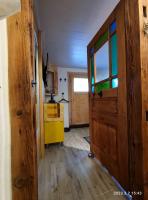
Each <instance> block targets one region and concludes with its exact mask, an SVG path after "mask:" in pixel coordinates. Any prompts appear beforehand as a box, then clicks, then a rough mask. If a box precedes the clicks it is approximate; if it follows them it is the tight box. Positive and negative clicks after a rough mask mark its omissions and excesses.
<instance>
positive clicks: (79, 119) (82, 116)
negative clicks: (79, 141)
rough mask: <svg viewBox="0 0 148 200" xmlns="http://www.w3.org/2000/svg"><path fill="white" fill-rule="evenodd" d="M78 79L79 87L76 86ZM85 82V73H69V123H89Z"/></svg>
mask: <svg viewBox="0 0 148 200" xmlns="http://www.w3.org/2000/svg"><path fill="white" fill-rule="evenodd" d="M79 81H80V87H77V84H78V82H79ZM87 83H88V76H87V74H86V73H69V99H70V125H84V124H89V103H88V91H86V88H85V86H86V85H87ZM83 84H84V85H83ZM81 87H82V88H81Z"/></svg>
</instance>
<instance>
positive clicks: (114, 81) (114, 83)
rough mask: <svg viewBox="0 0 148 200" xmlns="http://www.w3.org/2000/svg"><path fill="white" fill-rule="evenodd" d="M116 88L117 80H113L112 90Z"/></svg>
mask: <svg viewBox="0 0 148 200" xmlns="http://www.w3.org/2000/svg"><path fill="white" fill-rule="evenodd" d="M117 87H118V78H115V79H113V80H112V88H117Z"/></svg>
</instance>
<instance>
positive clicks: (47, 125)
mask: <svg viewBox="0 0 148 200" xmlns="http://www.w3.org/2000/svg"><path fill="white" fill-rule="evenodd" d="M44 130H45V144H51V143H57V142H64V105H63V104H44Z"/></svg>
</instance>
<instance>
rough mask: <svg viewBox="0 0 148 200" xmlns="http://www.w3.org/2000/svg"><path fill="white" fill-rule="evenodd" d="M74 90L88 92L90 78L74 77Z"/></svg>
mask: <svg viewBox="0 0 148 200" xmlns="http://www.w3.org/2000/svg"><path fill="white" fill-rule="evenodd" d="M74 92H88V78H74Z"/></svg>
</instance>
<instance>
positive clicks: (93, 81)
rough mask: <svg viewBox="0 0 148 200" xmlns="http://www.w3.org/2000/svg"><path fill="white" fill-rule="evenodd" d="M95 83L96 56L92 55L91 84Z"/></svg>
mask: <svg viewBox="0 0 148 200" xmlns="http://www.w3.org/2000/svg"><path fill="white" fill-rule="evenodd" d="M94 83H95V78H94V56H92V57H91V84H92V85H93V84H94Z"/></svg>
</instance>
